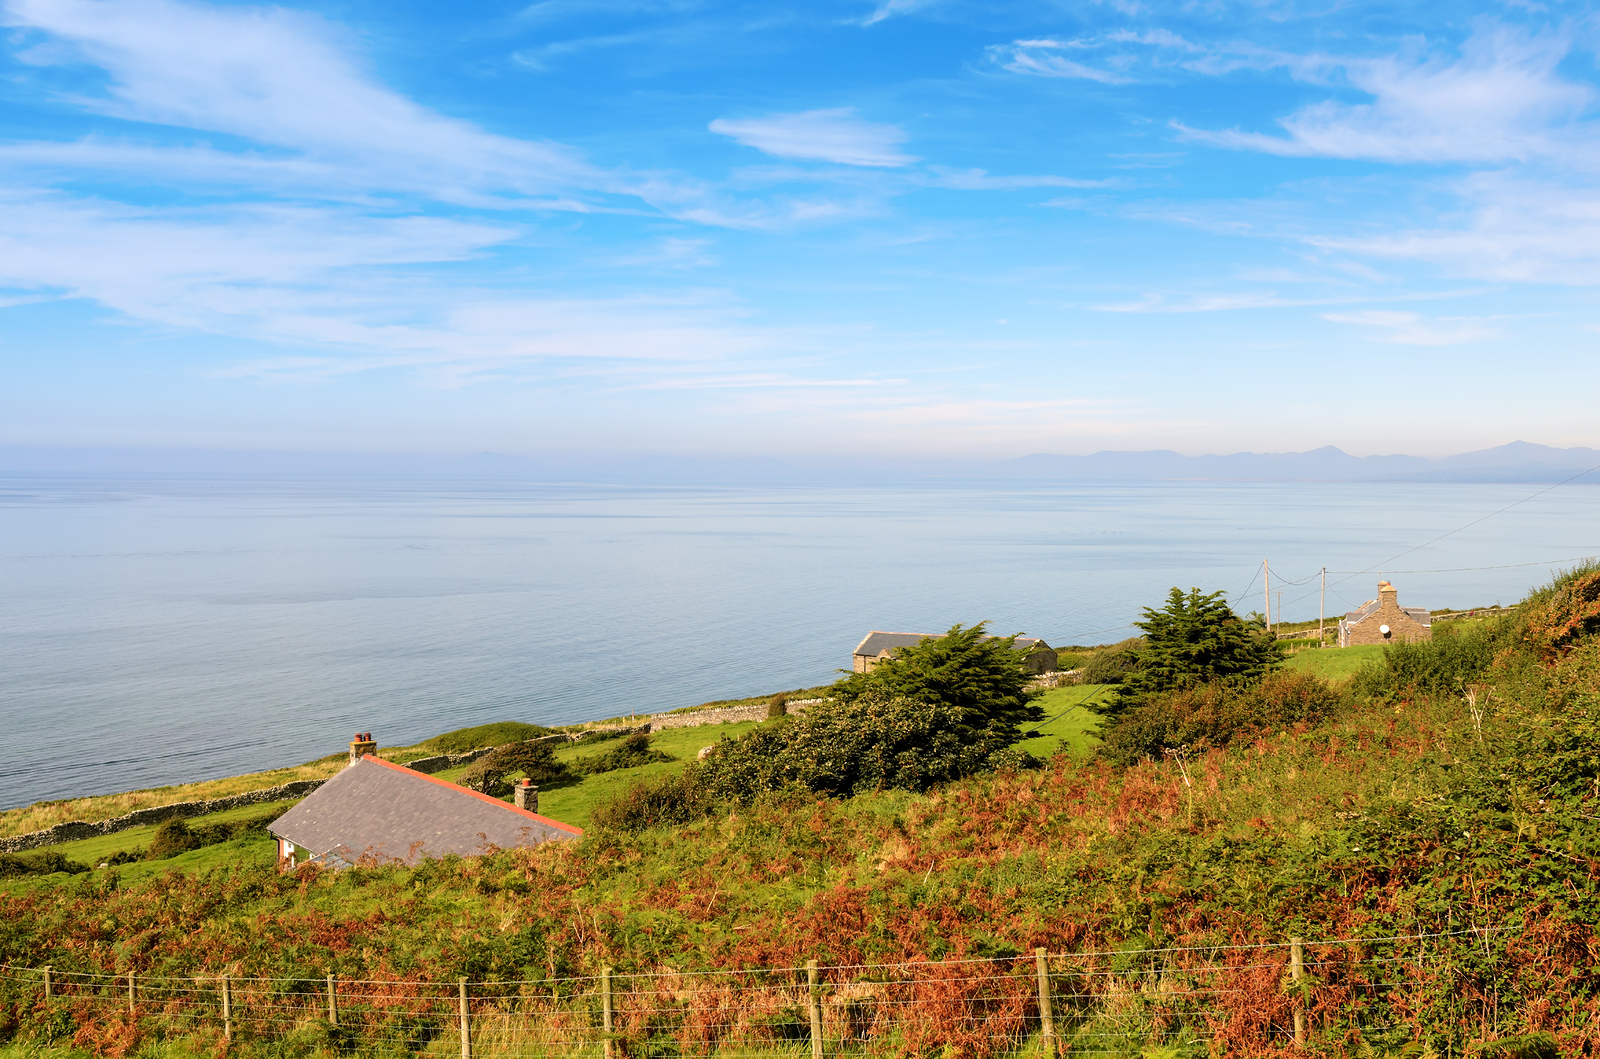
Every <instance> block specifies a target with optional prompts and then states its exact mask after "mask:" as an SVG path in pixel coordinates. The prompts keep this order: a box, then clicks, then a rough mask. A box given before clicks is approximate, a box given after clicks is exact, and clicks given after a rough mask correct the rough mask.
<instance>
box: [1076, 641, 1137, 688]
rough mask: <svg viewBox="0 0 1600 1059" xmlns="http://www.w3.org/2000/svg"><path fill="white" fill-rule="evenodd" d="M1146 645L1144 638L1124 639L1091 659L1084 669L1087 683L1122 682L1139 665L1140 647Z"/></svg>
mask: <svg viewBox="0 0 1600 1059" xmlns="http://www.w3.org/2000/svg"><path fill="white" fill-rule="evenodd" d="M1143 646H1144V640H1143V639H1141V638H1140V637H1137V636H1135V637H1133V638H1132V639H1130V640H1123V641H1122V642H1121V643H1119V644H1116V645H1115V646H1113V647H1108V648H1106V649H1105V650H1104V651H1101V652H1100V653H1099V654H1097V655H1095V656H1094V657H1093V658H1091V659H1089V664H1088V665H1087V666H1086V667H1084V670H1083V682H1084V683H1085V684H1121V683H1122V682H1123V680H1125V679H1126V678H1127V676H1128V674H1129V673H1131V672H1133V671H1134V670H1135V669H1137V668H1138V666H1139V648H1140V647H1143Z"/></svg>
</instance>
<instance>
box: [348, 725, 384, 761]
mask: <svg viewBox="0 0 1600 1059" xmlns="http://www.w3.org/2000/svg"><path fill="white" fill-rule="evenodd" d="M377 752H378V744H377V743H375V742H373V741H372V733H371V732H357V733H356V735H355V738H354V739H352V740H350V764H352V765H354V764H355V763H356V762H357V761H360V760H361V759H362V758H363V757H365V756H366V755H367V754H376V753H377Z"/></svg>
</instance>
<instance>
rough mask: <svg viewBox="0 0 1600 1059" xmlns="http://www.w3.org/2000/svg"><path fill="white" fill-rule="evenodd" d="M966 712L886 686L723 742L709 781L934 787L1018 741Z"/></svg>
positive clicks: (735, 785) (724, 793)
mask: <svg viewBox="0 0 1600 1059" xmlns="http://www.w3.org/2000/svg"><path fill="white" fill-rule="evenodd" d="M962 719H963V716H962V713H961V711H959V710H958V709H957V708H956V707H954V706H951V705H948V704H945V703H933V704H928V703H921V702H915V701H913V700H911V699H907V698H903V697H899V696H894V697H891V696H887V695H884V694H882V693H881V692H880V693H876V694H869V695H863V696H861V697H859V698H856V699H854V700H852V701H849V702H826V703H818V704H817V705H816V706H815V707H813V708H812V709H811V710H810V711H808V712H807V713H806V715H805V716H804V717H800V718H796V719H795V720H793V721H791V722H789V723H788V724H785V725H779V726H775V727H771V728H758V729H756V730H755V731H754V732H751V733H750V734H749V735H746V736H745V737H744V738H742V739H733V740H723V741H722V742H719V743H717V744H715V745H714V746H713V747H712V749H711V753H710V754H709V755H707V757H706V759H705V764H704V768H703V772H704V776H705V779H704V783H705V784H706V786H707V787H708V789H709V790H710V791H711V792H712V793H714V794H715V795H717V796H718V797H721V798H726V799H728V800H731V801H749V800H750V799H751V798H753V797H754V796H755V795H757V794H759V793H761V792H763V791H776V790H781V789H783V788H785V787H790V786H795V787H803V788H805V789H807V790H811V791H816V792H818V793H821V794H837V795H850V794H858V793H863V792H866V791H878V790H886V789H889V788H898V789H901V790H910V791H922V790H927V789H928V788H929V787H931V786H933V785H934V784H938V783H945V782H948V781H950V780H954V779H960V778H961V777H963V776H970V775H972V774H973V773H975V772H980V771H983V770H984V769H986V768H988V767H989V758H990V755H992V754H994V753H996V752H997V751H1000V750H1003V749H1005V748H1006V747H1007V746H1009V745H1010V744H1011V743H1012V742H1013V736H1012V733H1011V732H1010V731H1009V730H1007V729H1006V728H1004V727H1002V726H1001V725H1000V724H998V723H995V724H992V725H991V726H990V727H988V728H984V729H981V730H979V731H978V732H976V733H972V732H971V731H970V729H967V728H965V727H964V726H963V725H962V723H961V722H962Z"/></svg>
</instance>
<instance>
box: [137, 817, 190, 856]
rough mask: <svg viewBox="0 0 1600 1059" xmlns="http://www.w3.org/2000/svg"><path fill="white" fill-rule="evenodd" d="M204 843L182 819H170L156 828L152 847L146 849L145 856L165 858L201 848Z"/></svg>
mask: <svg viewBox="0 0 1600 1059" xmlns="http://www.w3.org/2000/svg"><path fill="white" fill-rule="evenodd" d="M203 844H204V843H202V842H201V841H200V838H199V836H198V835H195V834H193V833H192V832H190V830H189V825H187V824H185V823H184V822H183V821H182V820H176V819H174V820H168V821H167V822H166V823H164V824H162V825H161V826H160V827H158V828H156V836H155V838H153V839H151V840H150V847H149V848H148V849H146V850H145V853H144V857H145V859H146V860H165V859H166V858H168V857H176V856H177V855H178V854H180V853H187V852H189V851H190V850H192V849H199V848H200V847H201V846H202V845H203Z"/></svg>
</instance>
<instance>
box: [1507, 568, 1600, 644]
mask: <svg viewBox="0 0 1600 1059" xmlns="http://www.w3.org/2000/svg"><path fill="white" fill-rule="evenodd" d="M1517 624H1518V626H1519V628H1518V629H1517V639H1518V640H1519V641H1520V642H1521V643H1522V645H1523V646H1525V647H1527V648H1529V649H1531V650H1532V651H1533V652H1534V653H1535V654H1537V655H1538V657H1539V660H1540V661H1542V662H1553V661H1555V660H1556V659H1557V658H1559V657H1561V656H1562V655H1563V654H1565V653H1566V652H1567V651H1570V650H1571V649H1572V648H1573V646H1574V645H1575V644H1577V642H1578V641H1579V640H1581V639H1582V638H1584V637H1585V636H1590V635H1593V634H1594V633H1596V632H1600V565H1597V564H1595V563H1593V562H1589V563H1584V564H1582V565H1580V566H1577V567H1574V568H1573V569H1571V570H1568V571H1565V572H1563V573H1561V574H1558V575H1557V576H1556V577H1554V578H1553V579H1551V581H1550V583H1549V584H1548V585H1545V586H1544V587H1543V588H1540V589H1536V590H1535V591H1533V592H1531V593H1529V594H1528V598H1527V599H1526V600H1524V601H1523V604H1522V608H1521V613H1520V614H1519V615H1518V622H1517Z"/></svg>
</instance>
